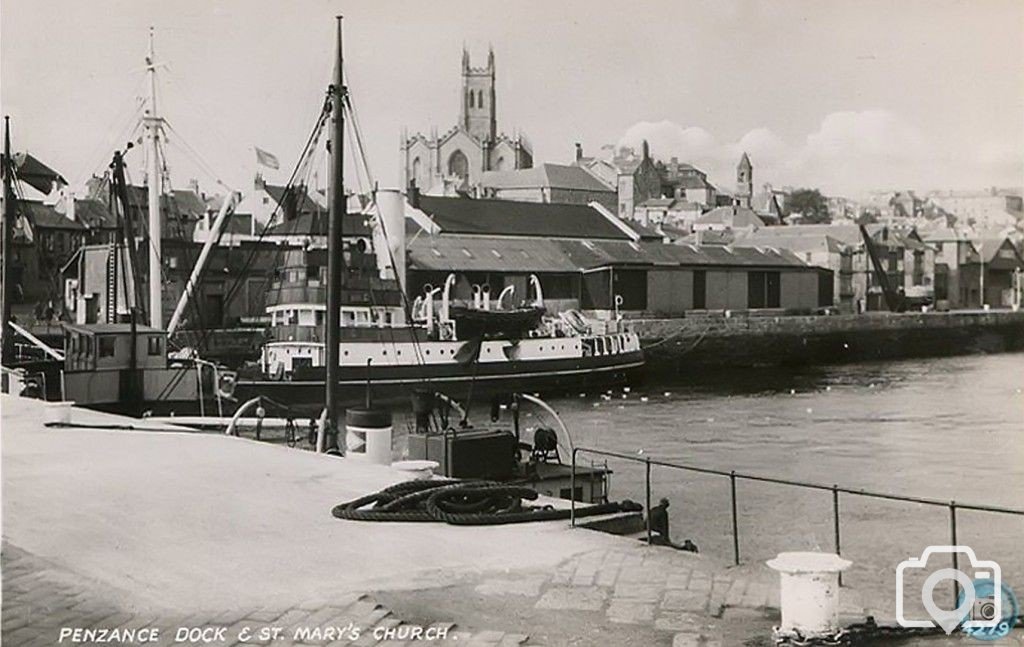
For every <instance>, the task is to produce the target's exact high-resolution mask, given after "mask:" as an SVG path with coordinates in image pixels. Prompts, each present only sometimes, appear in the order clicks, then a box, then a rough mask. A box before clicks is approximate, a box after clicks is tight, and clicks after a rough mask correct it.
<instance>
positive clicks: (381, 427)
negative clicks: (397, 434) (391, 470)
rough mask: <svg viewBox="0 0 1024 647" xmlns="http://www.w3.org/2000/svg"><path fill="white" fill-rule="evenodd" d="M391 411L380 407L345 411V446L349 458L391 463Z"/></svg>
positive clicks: (385, 463)
mask: <svg viewBox="0 0 1024 647" xmlns="http://www.w3.org/2000/svg"><path fill="white" fill-rule="evenodd" d="M391 431H392V428H391V412H390V411H382V410H380V409H348V410H347V411H345V446H346V448H347V450H348V451H347V452H346V455H347V456H348V457H349V458H357V459H363V460H366V461H368V462H371V463H377V464H379V465H390V464H391Z"/></svg>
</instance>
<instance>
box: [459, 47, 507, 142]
mask: <svg viewBox="0 0 1024 647" xmlns="http://www.w3.org/2000/svg"><path fill="white" fill-rule="evenodd" d="M496 99H497V96H496V94H495V91H494V50H493V49H490V50H489V52H488V54H487V67H472V66H470V63H469V52H468V51H466V49H465V48H463V49H462V118H461V122H462V127H463V128H465V129H466V130H467V131H469V134H471V135H473V136H474V137H476V138H477V139H478V140H480V141H481V142H494V141H495V139H496V137H497V134H498V121H497V114H496V110H495V107H496V106H495V102H496Z"/></svg>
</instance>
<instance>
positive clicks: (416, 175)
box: [411, 157, 421, 185]
mask: <svg viewBox="0 0 1024 647" xmlns="http://www.w3.org/2000/svg"><path fill="white" fill-rule="evenodd" d="M411 179H412V180H413V181H414V182H416V184H417V185H419V184H420V179H421V178H420V158H418V157H417V158H416V159H414V160H413V161H412V178H411Z"/></svg>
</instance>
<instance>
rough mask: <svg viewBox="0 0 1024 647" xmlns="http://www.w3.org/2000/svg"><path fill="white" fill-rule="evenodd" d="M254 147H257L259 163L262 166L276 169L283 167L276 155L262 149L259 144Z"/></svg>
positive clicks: (257, 160)
mask: <svg viewBox="0 0 1024 647" xmlns="http://www.w3.org/2000/svg"><path fill="white" fill-rule="evenodd" d="M253 148H255V149H256V163H257V164H259V165H261V166H266V167H267V168H272V169H274V170H277V169H279V168H281V163H280V162H278V161H277V156H276V155H274V154H272V153H268V152H267V151H265V150H263V149H261V148H260V147H258V146H253Z"/></svg>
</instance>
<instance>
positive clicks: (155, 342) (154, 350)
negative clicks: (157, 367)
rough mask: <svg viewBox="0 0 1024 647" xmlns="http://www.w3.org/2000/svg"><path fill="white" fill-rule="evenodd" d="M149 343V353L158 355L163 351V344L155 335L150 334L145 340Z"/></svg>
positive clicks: (154, 355)
mask: <svg viewBox="0 0 1024 647" xmlns="http://www.w3.org/2000/svg"><path fill="white" fill-rule="evenodd" d="M147 343H148V345H149V354H150V356H153V357H158V356H160V355H161V354H162V353H163V344H162V343H161V342H160V338H159V337H157V336H156V335H151V336H150V337H149V339H148V340H147Z"/></svg>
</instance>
